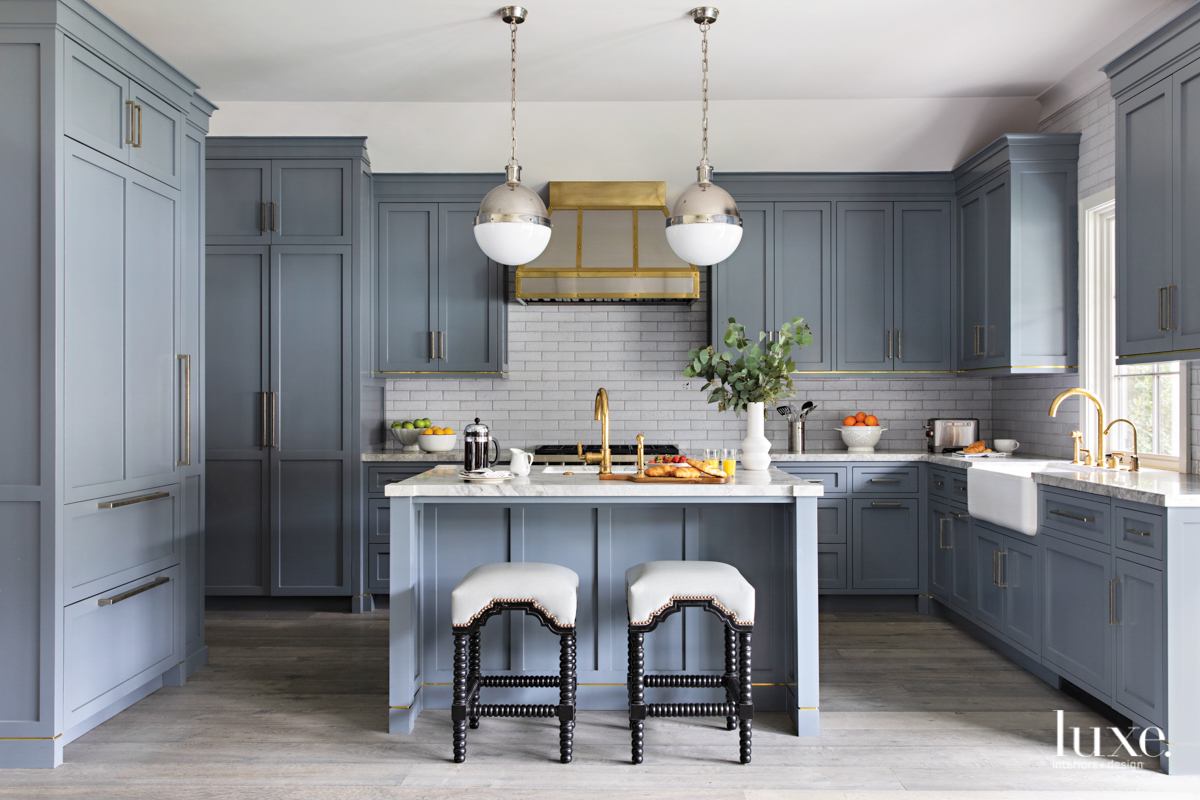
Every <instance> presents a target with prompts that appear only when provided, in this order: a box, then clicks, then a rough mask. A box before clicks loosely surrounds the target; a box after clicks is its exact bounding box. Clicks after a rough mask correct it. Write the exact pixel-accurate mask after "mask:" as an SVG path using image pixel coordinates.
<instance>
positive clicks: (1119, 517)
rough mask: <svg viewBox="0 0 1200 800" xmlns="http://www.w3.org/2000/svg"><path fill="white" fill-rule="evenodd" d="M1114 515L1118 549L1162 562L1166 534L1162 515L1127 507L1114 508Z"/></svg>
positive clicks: (1114, 530)
mask: <svg viewBox="0 0 1200 800" xmlns="http://www.w3.org/2000/svg"><path fill="white" fill-rule="evenodd" d="M1112 514H1113V534H1114V535H1115V538H1116V541H1117V547H1119V548H1121V549H1122V550H1126V551H1128V552H1130V553H1141V554H1142V555H1144V556H1146V557H1148V558H1156V559H1159V560H1162V557H1163V545H1164V539H1165V533H1164V520H1163V517H1162V515H1161V514H1152V513H1150V512H1149V511H1139V510H1137V509H1134V508H1126V507H1125V506H1113V507H1112Z"/></svg>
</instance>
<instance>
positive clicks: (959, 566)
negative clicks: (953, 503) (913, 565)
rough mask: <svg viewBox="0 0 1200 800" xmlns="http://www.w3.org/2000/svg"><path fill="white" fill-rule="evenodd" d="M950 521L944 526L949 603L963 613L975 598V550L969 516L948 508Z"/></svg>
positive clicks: (966, 611) (968, 610) (970, 606)
mask: <svg viewBox="0 0 1200 800" xmlns="http://www.w3.org/2000/svg"><path fill="white" fill-rule="evenodd" d="M949 514H950V520H951V521H950V523H949V524H948V525H947V526H946V527H947V530H948V531H949V534H948V538H949V541H950V550H951V552H950V604H951V605H953V606H955V607H957V608H959V609H960V610H962V611H963V613H965V614H970V613H971V608H972V606H973V604H974V599H975V560H974V558H973V556H972V554H973V553H974V551H975V547H974V544H975V542H974V539H975V537H974V535H973V531H972V525H971V516H970V515H969V514H967V513H966V512H965V511H958V510H955V509H953V508H951V509H949Z"/></svg>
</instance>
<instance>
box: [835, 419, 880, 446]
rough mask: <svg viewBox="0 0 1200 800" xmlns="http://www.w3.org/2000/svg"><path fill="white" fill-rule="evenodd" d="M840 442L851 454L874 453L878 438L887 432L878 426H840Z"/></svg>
mask: <svg viewBox="0 0 1200 800" xmlns="http://www.w3.org/2000/svg"><path fill="white" fill-rule="evenodd" d="M837 430H839V431H841V432H842V441H843V442H845V443H846V447H847V448H848V449H849V451H850V452H851V453H874V452H875V445H877V444H879V437H880V436H883V432H884V431H886V430H887V428H884V427H882V426H880V425H854V426H850V425H842V426H841V427H839V428H837Z"/></svg>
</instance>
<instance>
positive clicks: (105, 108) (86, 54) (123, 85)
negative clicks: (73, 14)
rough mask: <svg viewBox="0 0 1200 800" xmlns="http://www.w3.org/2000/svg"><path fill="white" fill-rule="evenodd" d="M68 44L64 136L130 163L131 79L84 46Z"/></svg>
mask: <svg viewBox="0 0 1200 800" xmlns="http://www.w3.org/2000/svg"><path fill="white" fill-rule="evenodd" d="M64 41H65V42H66V47H65V59H66V63H65V65H64V67H63V69H64V76H65V81H64V84H63V92H64V97H63V112H64V115H63V133H65V134H66V135H67V136H70V137H71V138H72V139H74V140H76V141H77V142H82V143H83V144H86V145H87V146H88V147H91V148H92V149H93V150H98V151H99V152H101V153H104V154H105V155H106V156H110V157H112V158H115V159H116V160H118V161H122V162H127V161H129V148H130V144H129V139H130V123H131V121H132V120H133V115H132V112H131V107H130V104H129V102H127V101H129V100H130V97H129V78H127V77H126V76H125V75H124V74H123V73H122V72H121V71H120V70H118V69H117V68H116V67H114V66H112V65H111V64H109V63H108V62H107V61H104V60H103V59H101V58H100V57H99V56H97V55H94V54H93V53H92V51H90V50H88V49H87V48H85V47H84V46H83V45H80V44H77V43H76V42H74V41H73V40H71V39H64Z"/></svg>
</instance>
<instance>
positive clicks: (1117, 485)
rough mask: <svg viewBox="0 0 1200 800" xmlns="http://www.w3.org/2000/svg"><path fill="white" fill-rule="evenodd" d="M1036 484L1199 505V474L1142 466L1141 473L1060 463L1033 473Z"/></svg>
mask: <svg viewBox="0 0 1200 800" xmlns="http://www.w3.org/2000/svg"><path fill="white" fill-rule="evenodd" d="M1033 480H1034V482H1035V483H1040V484H1042V485H1043V486H1053V487H1055V488H1058V489H1070V490H1072V491H1076V492H1087V493H1088V494H1098V495H1102V496H1104V497H1111V498H1113V499H1115V500H1128V501H1130V502H1134V503H1146V504H1148V505H1154V506H1166V507H1168V508H1171V507H1174V508H1198V507H1200V475H1190V474H1187V473H1180V472H1168V471H1166V470H1161V469H1143V470H1142V471H1140V472H1117V471H1115V470H1095V471H1093V470H1092V469H1090V468H1088V467H1073V466H1071V465H1070V464H1068V463H1066V462H1063V465H1062V466H1061V467H1060V466H1057V465H1056V466H1054V467H1052V468H1050V469H1046V470H1042V471H1038V472H1035V473H1033Z"/></svg>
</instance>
